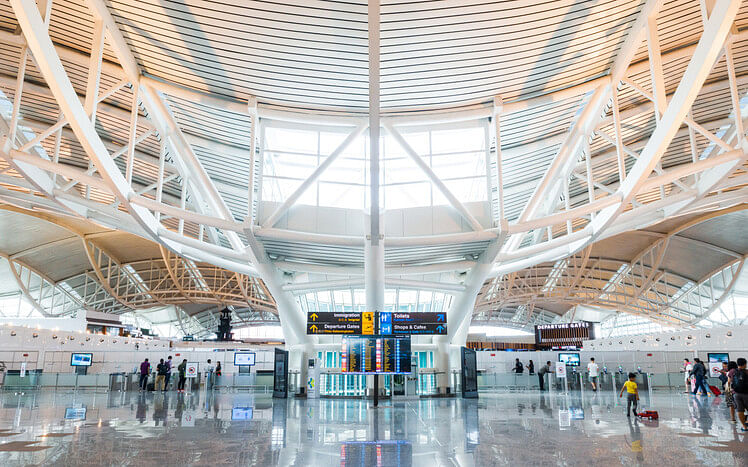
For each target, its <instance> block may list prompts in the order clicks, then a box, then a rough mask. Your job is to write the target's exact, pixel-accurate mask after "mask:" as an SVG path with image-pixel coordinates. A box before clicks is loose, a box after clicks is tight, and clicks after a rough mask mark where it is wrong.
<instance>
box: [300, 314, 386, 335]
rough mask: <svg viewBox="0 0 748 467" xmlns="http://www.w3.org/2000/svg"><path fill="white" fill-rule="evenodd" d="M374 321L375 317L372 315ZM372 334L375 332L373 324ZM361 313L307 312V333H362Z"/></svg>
mask: <svg viewBox="0 0 748 467" xmlns="http://www.w3.org/2000/svg"><path fill="white" fill-rule="evenodd" d="M370 319H371V321H372V322H373V321H374V317H373V316H371V317H370ZM371 327H372V330H371V334H374V330H373V325H372V326H371ZM361 331H362V327H361V313H330V312H312V313H307V317H306V333H307V334H355V335H360V334H362V332H361Z"/></svg>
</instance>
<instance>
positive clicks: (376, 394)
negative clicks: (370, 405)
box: [374, 375, 379, 407]
mask: <svg viewBox="0 0 748 467" xmlns="http://www.w3.org/2000/svg"><path fill="white" fill-rule="evenodd" d="M378 405H379V375H374V407H377V406H378Z"/></svg>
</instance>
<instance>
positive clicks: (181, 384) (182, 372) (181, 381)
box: [177, 358, 187, 392]
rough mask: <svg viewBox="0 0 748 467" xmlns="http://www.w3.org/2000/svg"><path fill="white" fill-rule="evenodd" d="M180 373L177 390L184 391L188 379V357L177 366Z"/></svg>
mask: <svg viewBox="0 0 748 467" xmlns="http://www.w3.org/2000/svg"><path fill="white" fill-rule="evenodd" d="M177 372H178V373H179V382H178V383H177V392H184V383H185V381H187V359H186V358H185V359H184V360H182V363H180V364H179V366H178V367H177Z"/></svg>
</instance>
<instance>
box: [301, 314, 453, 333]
mask: <svg viewBox="0 0 748 467" xmlns="http://www.w3.org/2000/svg"><path fill="white" fill-rule="evenodd" d="M306 333H307V334H350V335H354V336H356V335H358V336H380V335H414V334H446V333H447V314H446V313H408V312H405V313H401V312H395V311H392V312H390V311H380V312H372V311H366V312H363V313H358V312H348V313H343V312H340V313H338V312H316V311H315V312H311V313H307V320H306Z"/></svg>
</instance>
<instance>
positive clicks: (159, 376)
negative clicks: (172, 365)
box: [154, 358, 167, 392]
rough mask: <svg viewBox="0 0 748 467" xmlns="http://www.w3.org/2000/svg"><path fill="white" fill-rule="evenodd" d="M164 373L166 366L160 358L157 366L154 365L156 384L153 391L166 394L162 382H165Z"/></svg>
mask: <svg viewBox="0 0 748 467" xmlns="http://www.w3.org/2000/svg"><path fill="white" fill-rule="evenodd" d="M166 372H167V366H166V363H164V359H163V358H162V359H161V360H160V361H159V362H158V365H156V384H155V386H156V387H155V388H154V389H155V390H156V391H163V392H166V390H165V389H164V382H165V381H166Z"/></svg>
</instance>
